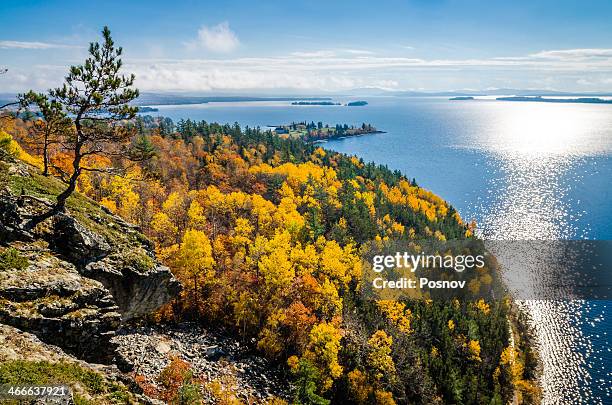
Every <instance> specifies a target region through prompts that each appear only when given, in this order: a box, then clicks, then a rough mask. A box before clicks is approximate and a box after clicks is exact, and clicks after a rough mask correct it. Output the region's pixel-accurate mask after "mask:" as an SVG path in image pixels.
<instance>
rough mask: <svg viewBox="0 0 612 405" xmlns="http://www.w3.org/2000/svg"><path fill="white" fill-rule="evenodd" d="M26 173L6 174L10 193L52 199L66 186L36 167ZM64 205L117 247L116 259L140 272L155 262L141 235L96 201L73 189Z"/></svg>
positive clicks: (29, 168) (83, 223)
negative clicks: (148, 253)
mask: <svg viewBox="0 0 612 405" xmlns="http://www.w3.org/2000/svg"><path fill="white" fill-rule="evenodd" d="M0 169H1V168H0ZM28 172H29V175H28V176H21V175H15V174H6V173H5V177H6V178H7V180H6V182H7V184H8V186H9V189H10V190H11V193H12V194H13V195H22V194H27V195H31V196H34V197H38V198H44V199H47V200H49V201H50V202H54V201H55V198H56V196H57V195H59V194H60V193H61V192H62V191H63V190H64V189H65V187H66V186H65V184H63V183H62V182H61V181H59V180H58V179H56V178H54V177H46V176H43V175H41V174H40V173H39V170H38V169H37V168H35V167H32V166H30V167H28ZM66 206H67V208H68V211H69V213H70V214H71V215H72V216H73V217H74V218H75V219H76V220H77V221H78V222H79V223H80V224H81V225H83V226H85V228H87V229H89V230H90V231H92V232H94V233H96V234H98V235H100V236H102V237H104V238H105V239H106V241H107V242H108V243H109V244H110V245H111V246H112V247H114V248H117V251H118V254H116V256H118V257H117V258H119V259H122V260H123V261H124V262H125V263H126V264H127V265H131V266H134V267H136V268H137V269H139V270H142V271H146V270H149V269H151V268H152V267H153V266H154V265H155V263H154V261H153V260H152V259H151V258H150V257H149V256H148V255H147V254H146V252H144V250H143V249H142V245H143V244H145V243H146V238H145V237H144V235H142V234H141V233H139V232H136V231H133V232H125V229H124V228H123V227H121V226H119V225H118V224H117V220H116V218H114V217H113V216H112V215H109V214H108V213H107V212H105V211H104V210H103V209H102V208H101V207H100V205H99V204H98V203H97V202H95V201H93V200H91V199H90V198H88V197H86V196H84V195H82V194H80V193H78V192H75V193H74V194H73V195H72V196H70V197H69V198H68V200H67V202H66Z"/></svg>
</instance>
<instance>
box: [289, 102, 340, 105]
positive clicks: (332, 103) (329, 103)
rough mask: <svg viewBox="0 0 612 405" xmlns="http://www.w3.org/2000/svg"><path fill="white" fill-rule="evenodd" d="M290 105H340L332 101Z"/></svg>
mask: <svg viewBox="0 0 612 405" xmlns="http://www.w3.org/2000/svg"><path fill="white" fill-rule="evenodd" d="M291 105H341V104H340V103H334V102H333V101H294V102H292V103H291Z"/></svg>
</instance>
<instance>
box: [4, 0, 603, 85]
mask: <svg viewBox="0 0 612 405" xmlns="http://www.w3.org/2000/svg"><path fill="white" fill-rule="evenodd" d="M610 21H612V1H588V2H586V1H564V0H556V1H491V0H488V1H476V0H473V1H472V0H463V1H458V0H457V1H452V0H419V1H409V0H404V1H359V0H358V1H355V0H353V1H341V0H333V1H332V0H327V1H313V0H311V1H306V0H291V1H288V0H285V1H263V0H261V1H260V0H258V1H253V0H251V1H237V0H236V1H233V0H226V1H180V0H176V1H172V2H170V1H158V0H148V1H126V0H124V1H112V0H110V1H105V2H95V1H52V0H47V1H28V2H24V1H13V0H3V1H2V3H1V4H0V67H5V68H8V69H9V72H8V73H7V74H5V75H3V76H1V77H0V92H13V91H23V90H26V89H29V88H35V89H45V88H47V87H51V86H54V85H57V84H58V83H59V82H60V81H61V78H62V77H63V75H64V74H65V72H66V69H67V66H68V65H70V64H75V63H78V62H80V61H81V60H83V58H84V57H85V54H86V46H87V44H88V42H90V41H92V40H96V39H98V38H99V30H100V28H101V27H102V26H104V25H108V26H109V27H110V28H111V30H112V32H113V36H114V38H115V41H116V43H118V44H120V45H122V46H123V47H124V49H125V53H124V62H125V67H126V70H128V71H132V72H134V73H136V75H137V85H138V87H139V88H141V89H142V90H149V91H185V92H192V93H201V92H209V93H230V92H234V93H243V94H247V93H248V94H255V93H261V92H266V93H271V94H272V93H278V94H285V93H320V92H325V91H330V92H339V91H347V90H350V89H353V88H365V87H380V88H385V89H390V90H419V91H441V90H462V89H473V90H483V89H490V88H522V89H528V88H529V89H535V88H537V89H551V90H564V91H585V92H587V91H589V92H590V91H612V24H611V23H610Z"/></svg>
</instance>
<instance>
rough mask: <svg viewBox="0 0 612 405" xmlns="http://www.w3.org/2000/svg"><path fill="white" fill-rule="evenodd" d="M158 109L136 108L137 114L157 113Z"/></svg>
mask: <svg viewBox="0 0 612 405" xmlns="http://www.w3.org/2000/svg"><path fill="white" fill-rule="evenodd" d="M158 111H159V109H158V108H155V107H138V112H139V113H149V112H158Z"/></svg>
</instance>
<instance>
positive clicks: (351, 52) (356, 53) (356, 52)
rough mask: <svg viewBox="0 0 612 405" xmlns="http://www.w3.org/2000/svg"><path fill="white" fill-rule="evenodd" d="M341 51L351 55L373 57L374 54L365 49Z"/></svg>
mask: <svg viewBox="0 0 612 405" xmlns="http://www.w3.org/2000/svg"><path fill="white" fill-rule="evenodd" d="M343 51H344V52H346V53H350V54H351V55H374V52H372V51H366V50H365V49H344V50H343Z"/></svg>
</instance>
